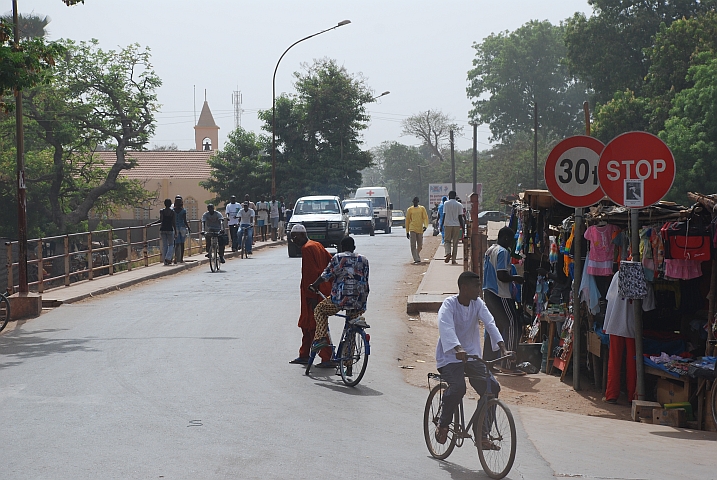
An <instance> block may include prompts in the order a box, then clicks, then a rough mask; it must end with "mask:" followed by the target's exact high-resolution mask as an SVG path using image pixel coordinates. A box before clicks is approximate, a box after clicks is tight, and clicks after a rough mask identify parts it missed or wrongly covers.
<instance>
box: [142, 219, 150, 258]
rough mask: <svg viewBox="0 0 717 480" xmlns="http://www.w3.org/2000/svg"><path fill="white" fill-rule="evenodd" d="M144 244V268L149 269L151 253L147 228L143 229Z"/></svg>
mask: <svg viewBox="0 0 717 480" xmlns="http://www.w3.org/2000/svg"><path fill="white" fill-rule="evenodd" d="M142 244H143V247H142V256H143V257H144V266H145V267H149V256H148V254H149V252H148V251H147V250H148V246H147V227H146V226H145V227H142Z"/></svg>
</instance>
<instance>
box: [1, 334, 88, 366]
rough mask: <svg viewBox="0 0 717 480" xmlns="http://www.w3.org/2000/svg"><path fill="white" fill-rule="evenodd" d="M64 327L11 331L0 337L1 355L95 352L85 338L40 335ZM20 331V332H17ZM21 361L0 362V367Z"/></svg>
mask: <svg viewBox="0 0 717 480" xmlns="http://www.w3.org/2000/svg"><path fill="white" fill-rule="evenodd" d="M63 330H66V329H45V330H36V331H34V332H32V333H31V334H24V333H22V331H20V330H15V331H13V332H12V333H11V334H10V335H5V336H2V337H0V354H2V355H3V357H6V358H7V357H15V358H19V359H25V358H35V357H46V356H48V355H55V354H64V353H70V352H96V351H97V350H96V349H94V348H89V347H88V346H87V343H89V342H90V341H91V340H86V339H82V340H80V339H74V338H72V339H67V338H62V339H51V338H46V337H42V336H41V335H42V334H44V333H55V332H61V331H63ZM18 332H20V333H18ZM20 363H22V362H5V363H0V369H3V368H8V367H13V366H16V365H19V364H20Z"/></svg>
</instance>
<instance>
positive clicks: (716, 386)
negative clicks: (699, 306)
mask: <svg viewBox="0 0 717 480" xmlns="http://www.w3.org/2000/svg"><path fill="white" fill-rule="evenodd" d="M0 330H2V329H1V328H0ZM713 355H714V353H713ZM712 421H713V422H714V423H715V427H717V379H715V380H712Z"/></svg>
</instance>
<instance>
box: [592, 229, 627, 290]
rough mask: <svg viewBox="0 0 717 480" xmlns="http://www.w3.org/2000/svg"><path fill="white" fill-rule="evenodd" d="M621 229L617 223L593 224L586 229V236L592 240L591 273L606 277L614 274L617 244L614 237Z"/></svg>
mask: <svg viewBox="0 0 717 480" xmlns="http://www.w3.org/2000/svg"><path fill="white" fill-rule="evenodd" d="M619 230H620V228H619V227H618V226H617V225H604V226H602V227H599V226H597V225H592V226H590V227H588V229H587V230H586V231H585V238H586V239H587V240H590V258H589V259H588V265H587V268H588V273H589V274H590V275H599V276H603V277H605V276H610V275H612V274H613V271H612V264H613V260H614V258H615V245H614V244H613V243H612V239H613V237H614V236H615V234H616V233H617V232H618V231H619Z"/></svg>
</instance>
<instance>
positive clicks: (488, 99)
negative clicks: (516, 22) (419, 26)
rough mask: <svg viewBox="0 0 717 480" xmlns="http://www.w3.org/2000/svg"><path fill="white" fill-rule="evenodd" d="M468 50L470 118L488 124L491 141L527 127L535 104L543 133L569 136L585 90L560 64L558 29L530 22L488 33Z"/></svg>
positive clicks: (561, 49)
mask: <svg viewBox="0 0 717 480" xmlns="http://www.w3.org/2000/svg"><path fill="white" fill-rule="evenodd" d="M473 48H474V49H475V51H476V56H475V58H474V59H473V69H471V70H470V71H469V72H468V81H469V86H468V88H467V93H468V97H469V98H471V100H472V103H473V110H471V112H470V116H471V117H472V119H473V120H474V121H476V122H478V123H488V124H489V125H490V131H491V133H492V136H493V139H494V140H501V141H505V140H508V139H509V138H511V137H512V136H513V135H514V134H516V133H518V132H528V131H532V130H533V125H534V113H533V110H534V108H533V105H535V104H536V103H537V106H538V119H539V128H540V129H541V130H542V131H543V133H550V134H553V135H557V136H569V135H572V134H574V133H575V132H576V131H577V130H579V129H580V125H581V123H580V118H581V117H580V113H581V110H582V104H583V102H584V101H585V100H586V89H585V87H584V86H583V85H582V84H581V83H579V82H577V81H576V80H575V79H574V78H573V77H572V76H571V75H570V74H569V73H568V70H567V68H566V67H565V66H564V64H563V59H564V57H565V44H564V42H563V27H561V26H555V25H552V24H551V23H550V22H548V21H543V22H539V21H536V20H534V21H531V22H528V23H526V24H525V25H523V26H522V27H520V28H518V29H517V30H515V31H513V32H507V31H506V32H501V33H498V34H491V35H489V36H488V37H486V38H485V39H483V41H482V42H480V43H474V44H473Z"/></svg>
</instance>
